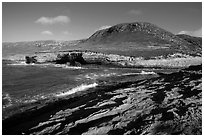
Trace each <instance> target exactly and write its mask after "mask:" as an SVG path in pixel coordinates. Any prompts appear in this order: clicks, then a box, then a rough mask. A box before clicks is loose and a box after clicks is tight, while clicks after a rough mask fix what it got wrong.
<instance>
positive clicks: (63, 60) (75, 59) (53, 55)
mask: <svg viewBox="0 0 204 137" xmlns="http://www.w3.org/2000/svg"><path fill="white" fill-rule="evenodd" d="M26 63H28V64H29V63H56V64H67V63H69V65H71V66H76V65H81V64H86V61H85V60H84V59H83V57H82V52H39V53H36V54H35V56H31V57H29V56H26Z"/></svg>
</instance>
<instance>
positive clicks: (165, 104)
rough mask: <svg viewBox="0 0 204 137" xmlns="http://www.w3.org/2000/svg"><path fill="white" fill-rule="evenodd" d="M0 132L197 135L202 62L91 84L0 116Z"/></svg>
mask: <svg viewBox="0 0 204 137" xmlns="http://www.w3.org/2000/svg"><path fill="white" fill-rule="evenodd" d="M2 131H3V134H69V135H72V134H77V135H81V134H84V135H85V134H86V135H87V134H91V135H94V134H99V135H104V134H108V135H116V134H120V135H123V134H125V135H130V134H136V135H141V134H142V135H146V134H150V135H151V134H162V135H164V134H172V135H175V134H176V135H184V134H192V135H196V134H200V135H201V134H202V65H199V66H191V67H189V68H186V69H182V70H180V71H178V72H175V73H171V74H163V73H160V74H159V75H157V76H152V77H149V78H147V77H146V78H141V79H139V80H136V81H120V82H116V81H115V80H112V81H109V82H108V83H106V82H105V81H104V82H102V83H100V84H99V85H98V86H97V87H96V88H93V89H89V90H87V91H86V92H81V93H80V92H78V93H76V94H73V95H71V96H68V97H63V98H58V99H55V100H53V101H52V103H48V102H47V103H46V102H44V103H43V104H40V103H39V104H38V105H36V106H35V107H32V108H31V109H30V110H27V111H25V112H24V113H21V114H18V115H15V116H12V117H10V118H6V119H3V126H2Z"/></svg>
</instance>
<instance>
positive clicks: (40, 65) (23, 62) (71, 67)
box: [7, 61, 85, 69]
mask: <svg viewBox="0 0 204 137" xmlns="http://www.w3.org/2000/svg"><path fill="white" fill-rule="evenodd" d="M7 65H11V66H39V67H48V66H53V67H57V68H63V69H85V68H82V67H78V66H69V65H66V64H52V63H43V64H35V63H30V64H27V63H25V61H22V62H20V61H19V62H17V63H12V64H7Z"/></svg>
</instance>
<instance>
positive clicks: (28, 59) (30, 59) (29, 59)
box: [25, 56, 37, 64]
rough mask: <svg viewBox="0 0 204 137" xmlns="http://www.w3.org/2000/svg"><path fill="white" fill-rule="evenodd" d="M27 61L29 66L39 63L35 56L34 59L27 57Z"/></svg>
mask: <svg viewBox="0 0 204 137" xmlns="http://www.w3.org/2000/svg"><path fill="white" fill-rule="evenodd" d="M25 59H26V63H27V64H30V63H37V60H36V56H33V57H29V56H26V57H25Z"/></svg>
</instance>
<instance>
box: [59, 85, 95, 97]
mask: <svg viewBox="0 0 204 137" xmlns="http://www.w3.org/2000/svg"><path fill="white" fill-rule="evenodd" d="M96 86H98V84H97V83H93V84H88V85H87V84H82V85H80V86H77V87H75V88H72V89H71V90H69V91H67V92H63V93H60V94H57V95H56V96H57V97H62V96H67V95H70V94H74V93H76V92H79V91H86V90H88V89H90V88H94V87H96Z"/></svg>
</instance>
